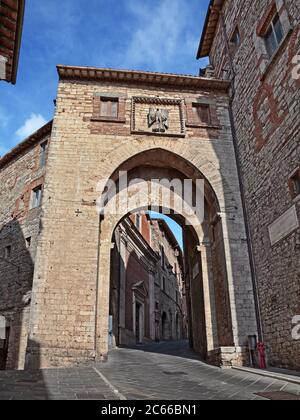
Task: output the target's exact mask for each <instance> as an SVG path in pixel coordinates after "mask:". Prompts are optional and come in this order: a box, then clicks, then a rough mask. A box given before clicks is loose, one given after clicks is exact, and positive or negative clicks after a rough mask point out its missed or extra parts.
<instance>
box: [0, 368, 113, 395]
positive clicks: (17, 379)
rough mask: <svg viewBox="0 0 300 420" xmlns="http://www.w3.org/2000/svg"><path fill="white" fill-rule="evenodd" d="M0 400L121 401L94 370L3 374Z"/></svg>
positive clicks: (1, 376)
mask: <svg viewBox="0 0 300 420" xmlns="http://www.w3.org/2000/svg"><path fill="white" fill-rule="evenodd" d="M0 400H97V401H99V400H118V398H117V396H116V395H115V394H114V393H113V392H112V390H111V389H110V387H109V386H107V384H106V383H105V382H104V381H103V380H102V379H101V378H100V377H99V375H98V374H97V373H96V371H95V370H94V369H93V368H82V369H74V368H73V369H51V370H43V371H35V372H21V371H18V372H17V371H5V372H0Z"/></svg>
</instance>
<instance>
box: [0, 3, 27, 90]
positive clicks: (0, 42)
mask: <svg viewBox="0 0 300 420" xmlns="http://www.w3.org/2000/svg"><path fill="white" fill-rule="evenodd" d="M24 10H25V0H1V2H0V80H5V81H7V82H9V83H12V84H15V83H16V80H17V71H18V64H19V55H20V47H21V38H22V31H23V20H24Z"/></svg>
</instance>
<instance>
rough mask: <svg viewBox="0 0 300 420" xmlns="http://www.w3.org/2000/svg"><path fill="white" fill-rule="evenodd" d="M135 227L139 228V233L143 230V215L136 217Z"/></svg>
mask: <svg viewBox="0 0 300 420" xmlns="http://www.w3.org/2000/svg"><path fill="white" fill-rule="evenodd" d="M135 227H136V228H137V230H138V231H140V230H141V215H140V214H136V215H135Z"/></svg>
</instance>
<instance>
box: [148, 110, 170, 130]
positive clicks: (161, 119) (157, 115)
mask: <svg viewBox="0 0 300 420" xmlns="http://www.w3.org/2000/svg"><path fill="white" fill-rule="evenodd" d="M148 124H149V127H152V126H153V133H165V132H166V130H168V128H169V111H168V110H167V109H159V108H150V110H149V114H148Z"/></svg>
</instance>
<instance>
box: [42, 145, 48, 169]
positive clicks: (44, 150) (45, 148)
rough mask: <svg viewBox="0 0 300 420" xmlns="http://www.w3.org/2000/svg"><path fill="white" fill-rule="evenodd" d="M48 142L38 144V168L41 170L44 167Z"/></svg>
mask: <svg viewBox="0 0 300 420" xmlns="http://www.w3.org/2000/svg"><path fill="white" fill-rule="evenodd" d="M47 148H48V142H47V141H44V143H41V144H40V167H41V168H43V167H44V166H45V165H46V158H47Z"/></svg>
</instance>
